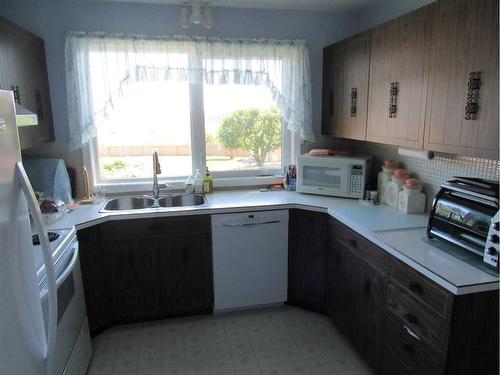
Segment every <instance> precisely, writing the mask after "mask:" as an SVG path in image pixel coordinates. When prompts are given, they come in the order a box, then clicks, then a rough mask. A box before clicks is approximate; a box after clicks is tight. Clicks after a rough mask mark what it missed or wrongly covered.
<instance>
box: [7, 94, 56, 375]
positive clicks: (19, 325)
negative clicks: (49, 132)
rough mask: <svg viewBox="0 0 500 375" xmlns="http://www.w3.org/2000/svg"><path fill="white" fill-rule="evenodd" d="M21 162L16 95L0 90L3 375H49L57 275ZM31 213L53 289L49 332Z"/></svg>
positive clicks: (50, 301) (51, 292)
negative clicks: (45, 322)
mask: <svg viewBox="0 0 500 375" xmlns="http://www.w3.org/2000/svg"><path fill="white" fill-rule="evenodd" d="M20 161H21V152H20V147H19V137H18V131H17V124H16V111H15V105H14V98H13V94H12V92H11V91H7V90H0V374H6V375H7V374H8V375H18V374H19V375H50V374H51V363H52V358H53V355H54V347H55V339H56V326H57V293H56V283H55V273H54V268H53V264H52V260H51V258H52V256H51V253H50V250H49V241H48V238H47V233H46V230H45V229H44V226H43V221H42V217H41V213H40V209H39V207H38V204H37V202H36V199H35V196H34V193H33V191H32V189H31V186H30V184H29V181H28V179H27V176H26V174H25V173H24V169H23V168H22V164H21V163H20ZM28 210H29V211H28ZM29 212H30V213H31V217H32V225H33V227H34V230H35V232H36V233H37V234H38V236H39V238H40V242H41V245H42V246H41V247H42V251H43V259H44V265H45V269H46V271H47V278H48V284H49V290H48V294H49V296H48V298H49V311H48V315H49V318H48V320H49V323H48V328H47V332H46V330H45V326H44V318H43V314H42V307H41V303H40V295H39V292H38V287H37V279H36V270H35V262H34V257H33V247H32V238H31V236H32V229H31V226H30V219H29Z"/></svg>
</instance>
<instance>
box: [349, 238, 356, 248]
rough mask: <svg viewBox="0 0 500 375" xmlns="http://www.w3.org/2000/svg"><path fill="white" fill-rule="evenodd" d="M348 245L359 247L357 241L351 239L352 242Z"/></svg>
mask: <svg viewBox="0 0 500 375" xmlns="http://www.w3.org/2000/svg"><path fill="white" fill-rule="evenodd" d="M348 243H349V246H351V247H358V243H357V242H356V240H352V239H351V240H349V242H348Z"/></svg>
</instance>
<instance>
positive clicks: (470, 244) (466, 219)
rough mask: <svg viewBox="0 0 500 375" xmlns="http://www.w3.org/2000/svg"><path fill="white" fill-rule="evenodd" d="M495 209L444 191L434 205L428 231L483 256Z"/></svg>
mask: <svg viewBox="0 0 500 375" xmlns="http://www.w3.org/2000/svg"><path fill="white" fill-rule="evenodd" d="M497 210H498V208H496V207H494V206H491V205H488V204H485V203H482V202H479V201H473V200H471V199H470V198H468V197H464V196H462V195H460V194H456V193H453V192H444V193H443V194H442V196H441V197H440V198H439V200H438V201H437V202H436V205H435V210H434V214H433V217H432V224H431V228H430V231H431V234H433V235H436V236H438V237H441V238H443V239H445V240H448V241H449V242H452V243H455V244H456V245H459V246H461V247H464V248H466V249H468V250H471V251H473V252H475V253H477V254H479V255H481V256H482V255H483V251H484V247H485V245H486V240H487V237H488V230H489V228H490V225H491V218H492V217H493V216H494V215H495V213H496V212H497Z"/></svg>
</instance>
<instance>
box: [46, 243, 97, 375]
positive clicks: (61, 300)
mask: <svg viewBox="0 0 500 375" xmlns="http://www.w3.org/2000/svg"><path fill="white" fill-rule="evenodd" d="M55 269H56V275H57V337H56V348H55V353H54V367H53V369H54V374H55V375H60V374H62V373H63V371H64V368H65V366H66V363H67V362H68V359H69V357H70V355H71V351H72V349H73V347H74V345H75V343H76V341H77V338H78V334H79V333H80V330H81V328H82V325H83V324H84V322H85V317H86V315H87V313H86V308H85V300H84V294H83V283H82V275H81V270H80V260H79V257H78V242H77V241H76V239H75V241H73V242H72V243H71V244H70V245H69V246H68V248H67V249H66V250H65V251H64V252H63V253H62V254H61V256H60V257H59V259H58V260H57V261H56V263H55ZM40 287H41V288H40V289H41V291H40V296H41V301H42V310H43V313H44V319H45V325H46V326H47V324H48V314H47V311H48V310H47V309H48V306H47V305H48V300H47V293H46V289H45V288H44V279H42V281H41V282H40Z"/></svg>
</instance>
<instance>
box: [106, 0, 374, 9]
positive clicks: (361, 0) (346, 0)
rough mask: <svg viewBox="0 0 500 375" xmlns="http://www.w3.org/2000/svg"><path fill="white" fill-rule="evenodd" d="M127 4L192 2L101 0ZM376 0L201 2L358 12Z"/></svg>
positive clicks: (208, 0) (237, 0) (190, 0)
mask: <svg viewBox="0 0 500 375" xmlns="http://www.w3.org/2000/svg"><path fill="white" fill-rule="evenodd" d="M101 1H119V2H129V3H148V4H173V5H180V4H183V3H191V2H192V0H186V1H182V0H101ZM375 1H376V0H205V1H203V0H201V1H200V2H201V3H209V5H210V6H214V7H226V8H246V9H289V10H312V11H335V10H336V11H345V10H359V9H361V8H364V7H366V6H369V5H371V4H373V3H374V2H375Z"/></svg>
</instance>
